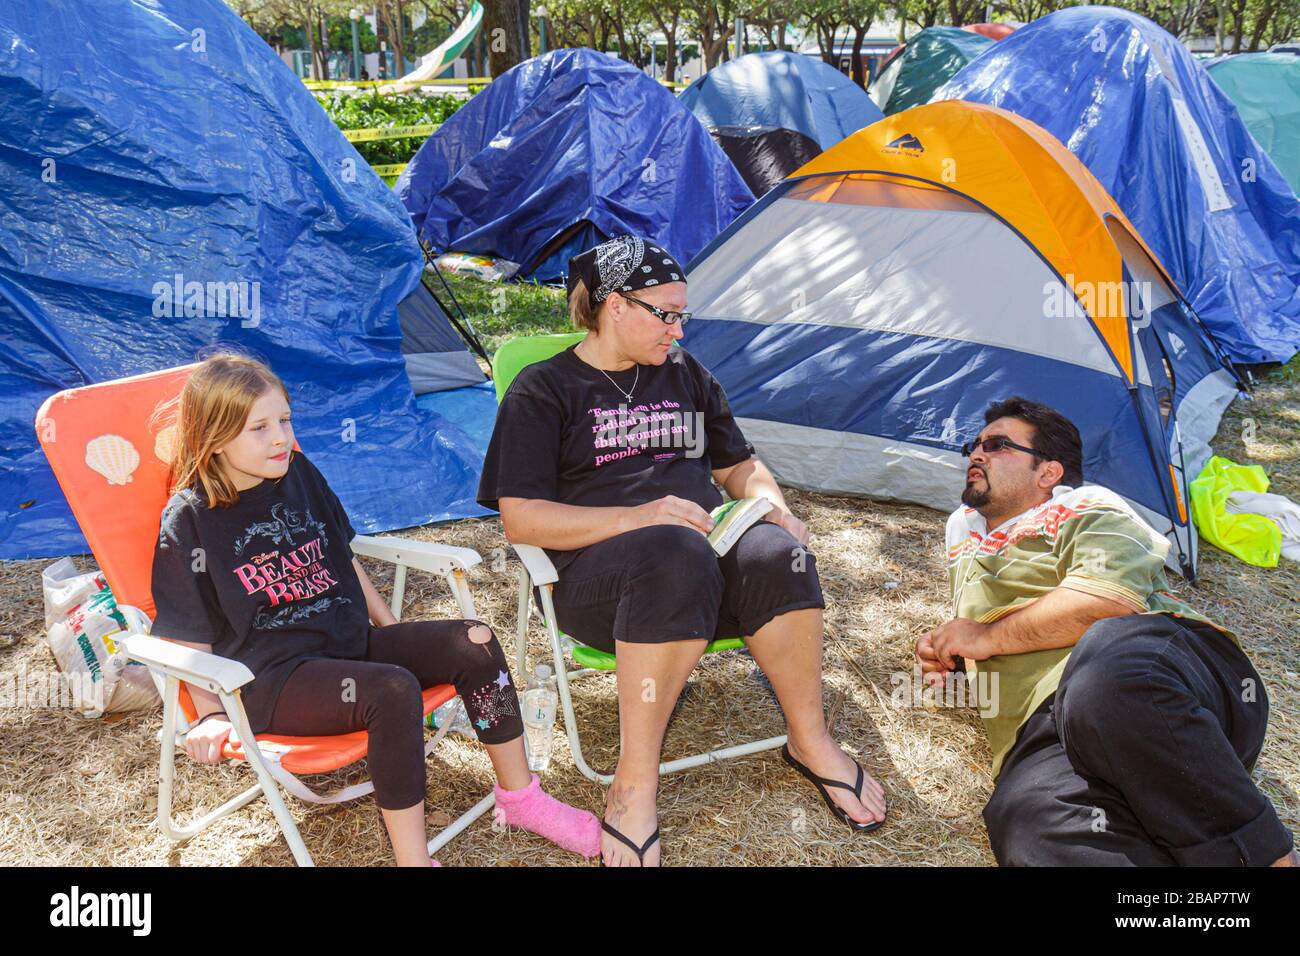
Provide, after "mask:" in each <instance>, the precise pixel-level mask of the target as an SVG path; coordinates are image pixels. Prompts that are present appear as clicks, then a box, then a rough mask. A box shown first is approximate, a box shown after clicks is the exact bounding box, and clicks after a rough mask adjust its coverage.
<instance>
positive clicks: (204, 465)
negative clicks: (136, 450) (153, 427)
mask: <svg viewBox="0 0 1300 956" xmlns="http://www.w3.org/2000/svg"><path fill="white" fill-rule="evenodd" d="M273 388H278V389H279V390H280V393H281V394H282V395H284V400H285V401H286V402H287V401H289V390H288V389H286V388H285V387H284V382H282V381H280V378H279V376H278V375H276V374H275V373H274V372H272V371H271V369H270V368H269V367H268V366H267V365H266V364H265V363H263V362H260V361H258V360H257V359H255V358H253V357H252V356H249V355H243V354H241V353H239V352H235V351H231V350H222V351H220V352H215V353H213V354H211V355H209V356H208V357H207V358H205V359H204V360H203V361H202V362H201V363H200V364H199V366H198V368H196V369H195V370H194V371H193V372H191V373H190V377H189V378H188V379H186V381H185V387H184V388H182V389H181V393H180V395H178V396H177V397H176V398H174V399H172V400H171V401H169V402H165V403H163V404H162V405H160V406H159V407H158V408H157V410H156V411H155V412H154V419H153V423H154V424H156V423H157V422H159V421H161V420H164V419H170V422H171V424H173V425H174V426H175V436H176V437H175V440H174V441H173V442H172V448H173V452H172V462H171V490H173V491H179V490H184V489H187V488H194V487H196V486H198V485H202V486H203V491H204V494H205V495H206V496H207V499H208V507H210V508H224V507H226V506H228V505H232V504H234V503H235V502H236V501H238V500H239V492H238V491H236V490H235V486H234V485H233V484H232V483H231V481H230V479H229V478H227V477H226V476H225V475H224V474H223V473H222V471H221V468H220V466H219V464H218V461H217V458H216V455H215V451H216V449H218V448H220V447H221V446H222V445H225V444H226V443H227V442H230V441H232V440H234V439H235V438H237V437H238V436H239V434H240V432H242V431H243V430H244V426H245V425H246V424H247V423H248V414H249V412H250V411H251V410H252V408H253V404H254V403H255V402H256V401H257V400H258V399H259V398H261V397H262V396H263V395H265V394H266V393H267V392H268V391H270V390H271V389H273ZM290 455H292V451H291V452H290Z"/></svg>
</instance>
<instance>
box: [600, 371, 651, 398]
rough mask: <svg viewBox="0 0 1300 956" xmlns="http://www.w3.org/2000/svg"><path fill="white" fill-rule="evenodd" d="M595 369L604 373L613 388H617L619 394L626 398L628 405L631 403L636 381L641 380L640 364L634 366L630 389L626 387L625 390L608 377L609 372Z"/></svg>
mask: <svg viewBox="0 0 1300 956" xmlns="http://www.w3.org/2000/svg"><path fill="white" fill-rule="evenodd" d="M596 371H597V372H599V373H600V374H601V375H604V376H605V378H607V379H609V384H611V385H613V386H614V387H615V388H617V389H618V391H619V394H621V395H622V396H623V397H624V398H626V399H627V401H628V404H629V405H630V404H631V403H632V393H633V392H635V391H636V383H637V382H639V381H641V366H640V365H638V366H637V367H636V375H635V376H633V378H632V387H631V388H630V389H628V390H627V391H623V389H622V387H621V386H620V385H619V384H618V382H616V381H614V380H613V379H612V378H610V377H609V373H608V372H606V371H605V370H604V369H603V368H598V369H596Z"/></svg>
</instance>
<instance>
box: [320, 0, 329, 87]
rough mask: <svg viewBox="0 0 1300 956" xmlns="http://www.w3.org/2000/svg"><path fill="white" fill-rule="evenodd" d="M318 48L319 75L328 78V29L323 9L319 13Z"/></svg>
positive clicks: (327, 20) (327, 21) (327, 18)
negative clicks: (319, 51) (319, 53)
mask: <svg viewBox="0 0 1300 956" xmlns="http://www.w3.org/2000/svg"><path fill="white" fill-rule="evenodd" d="M320 48H321V55H320V61H321V76H322V77H324V78H325V79H327V80H328V79H329V78H330V31H329V17H327V16H326V15H325V11H324V10H322V11H321V15H320Z"/></svg>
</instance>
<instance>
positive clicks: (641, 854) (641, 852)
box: [600, 820, 659, 866]
mask: <svg viewBox="0 0 1300 956" xmlns="http://www.w3.org/2000/svg"><path fill="white" fill-rule="evenodd" d="M600 828H601V829H602V830H604V831H605V832H606V833H608V834H609V835H610V836H612V837H613V838H614V839H615V840H619V841H620V842H622V843H624V844H626V845H627V847H628V849H630V850H631V851H632V852H633V853H635V854H636V858H637V860H638V861H640V863H641V865H642V866H645V855H646V851H647V850H649V849H650V848H651V847H652V846H654V845H655V841H656V840H658V839H659V828H658V827H655V832H654V833H652V834H650V836H648V837H647V838H646V841H645V843H644V844H642V845H641V846H637V845H636V844H635V843H633V842H632V841H631V840H630V839H628V837H627V836H625V835H624V834H622V833H619V832H618V831H617V830H615V829H614V828H613V827H612V826H610V825H609V824H608V823H606V822H605V821H604V820H601V821H600ZM600 865H601V866H604V865H605V857H604V856H603V855H602V856H601V858H600Z"/></svg>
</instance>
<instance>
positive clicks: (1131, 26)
mask: <svg viewBox="0 0 1300 956" xmlns="http://www.w3.org/2000/svg"><path fill="white" fill-rule="evenodd" d="M943 99H963V100H969V101H971V102H975V103H986V104H989V105H991V106H1000V107H1002V108H1004V109H1008V110H1011V111H1012V112H1014V113H1018V114H1019V115H1021V116H1023V117H1025V118H1026V119H1029V120H1032V121H1033V122H1035V123H1037V124H1038V125H1039V126H1042V127H1043V128H1044V129H1046V130H1047V131H1048V132H1050V133H1052V134H1053V135H1054V136H1055V137H1056V138H1057V139H1059V140H1060V141H1061V142H1062V143H1064V144H1065V145H1066V147H1067V148H1068V149H1069V150H1070V151H1071V152H1072V153H1074V154H1075V155H1076V156H1078V157H1079V158H1080V159H1081V160H1083V162H1084V164H1085V165H1086V166H1087V167H1088V169H1089V170H1091V171H1092V173H1093V175H1094V176H1096V177H1097V179H1099V180H1100V181H1101V184H1102V185H1103V186H1104V187H1105V188H1106V190H1107V191H1108V192H1109V193H1110V194H1111V195H1112V196H1113V197H1114V198H1115V201H1116V202H1117V203H1119V205H1120V208H1122V209H1123V210H1124V212H1125V214H1126V215H1127V216H1128V217H1129V219H1131V220H1132V221H1133V224H1134V225H1135V226H1137V228H1138V229H1139V230H1140V232H1141V234H1142V236H1143V237H1144V238H1145V239H1146V241H1147V242H1148V243H1149V244H1150V245H1151V248H1152V249H1153V250H1154V251H1155V252H1156V254H1157V255H1158V256H1159V257H1160V261H1161V262H1162V263H1163V264H1164V266H1165V268H1166V269H1168V270H1169V273H1170V275H1171V276H1172V277H1173V279H1174V281H1175V282H1176V283H1177V285H1178V287H1179V288H1180V289H1181V290H1182V291H1183V292H1184V294H1185V295H1186V296H1187V298H1188V299H1189V300H1190V301H1191V304H1192V307H1193V309H1194V310H1195V311H1196V313H1197V314H1198V315H1199V316H1200V318H1201V319H1202V320H1203V321H1204V322H1205V324H1206V326H1208V327H1209V328H1210V330H1211V331H1212V332H1213V333H1214V334H1215V337H1216V338H1217V339H1218V340H1219V342H1220V343H1222V345H1223V347H1224V349H1225V350H1226V351H1227V352H1228V354H1229V356H1230V357H1231V358H1232V360H1233V361H1234V362H1237V363H1239V364H1254V363H1262V362H1285V361H1287V360H1288V359H1290V358H1291V356H1292V355H1294V354H1295V353H1296V351H1297V349H1300V202H1297V200H1296V196H1295V194H1294V193H1293V192H1292V191H1291V187H1290V186H1289V185H1287V183H1286V181H1285V179H1283V177H1282V174H1281V173H1280V172H1278V169H1277V167H1276V166H1275V165H1274V164H1273V161H1272V160H1270V159H1269V157H1268V156H1267V155H1266V154H1265V153H1264V151H1263V150H1262V149H1260V147H1259V144H1258V143H1256V142H1255V140H1254V139H1253V138H1252V137H1251V135H1250V132H1249V130H1248V129H1247V128H1246V125H1245V123H1243V122H1242V120H1241V118H1240V116H1239V115H1238V112H1237V109H1236V107H1235V106H1233V104H1232V101H1231V100H1230V99H1228V97H1227V96H1226V95H1225V94H1224V93H1223V91H1222V90H1220V89H1219V87H1218V86H1217V85H1216V84H1215V83H1214V82H1213V81H1212V80H1211V79H1210V77H1209V75H1208V74H1207V73H1206V71H1205V70H1204V69H1203V68H1202V67H1201V66H1200V65H1199V64H1198V63H1197V62H1196V61H1195V60H1194V59H1193V58H1192V55H1191V54H1190V53H1188V52H1187V50H1186V49H1184V47H1183V46H1182V44H1180V43H1179V42H1178V40H1176V39H1175V38H1174V37H1173V36H1171V35H1170V34H1168V33H1166V32H1165V31H1164V30H1162V29H1161V28H1160V27H1158V26H1156V25H1155V24H1154V23H1152V22H1151V21H1149V20H1146V19H1144V18H1143V17H1140V16H1138V15H1137V14H1135V13H1129V12H1128V11H1125V10H1117V9H1115V8H1113V7H1091V6H1090V7H1080V8H1071V9H1066V10H1059V11H1057V12H1056V13H1051V14H1048V15H1047V16H1045V17H1042V18H1041V19H1039V20H1035V21H1034V22H1033V23H1031V24H1029V25H1028V26H1026V27H1022V28H1020V29H1019V30H1017V31H1016V32H1015V33H1013V34H1011V36H1009V37H1007V38H1006V39H1005V40H1002V41H1001V42H1000V43H997V44H996V45H994V46H992V47H990V48H989V49H988V50H986V51H985V52H984V53H983V54H982V55H981V56H980V57H979V58H978V59H976V60H974V61H972V62H971V63H970V64H968V65H967V66H966V67H965V68H964V69H963V70H962V71H961V72H960V73H958V74H957V75H956V76H954V77H953V78H952V79H951V80H949V81H948V83H947V84H946V85H945V86H943V87H942V88H941V89H940V90H939V91H938V92H937V93H936V94H935V95H934V101H938V100H943Z"/></svg>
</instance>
